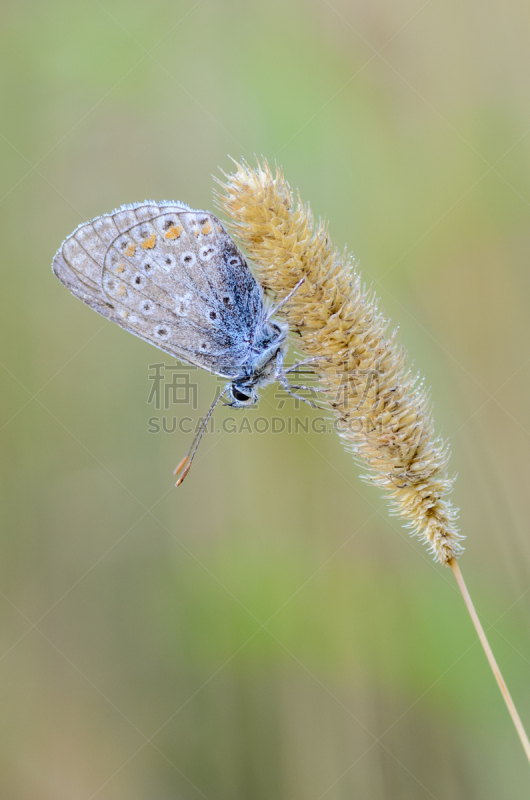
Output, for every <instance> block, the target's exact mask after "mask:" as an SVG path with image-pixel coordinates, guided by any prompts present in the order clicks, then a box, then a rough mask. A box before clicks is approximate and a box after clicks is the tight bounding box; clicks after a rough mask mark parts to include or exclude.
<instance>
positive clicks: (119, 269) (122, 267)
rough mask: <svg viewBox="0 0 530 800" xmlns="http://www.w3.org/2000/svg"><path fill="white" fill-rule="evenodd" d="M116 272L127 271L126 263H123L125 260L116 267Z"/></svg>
mask: <svg viewBox="0 0 530 800" xmlns="http://www.w3.org/2000/svg"><path fill="white" fill-rule="evenodd" d="M116 272H125V264H124V263H123V261H120V263H119V264H118V266H117V267H116Z"/></svg>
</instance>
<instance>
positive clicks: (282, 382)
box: [278, 373, 326, 411]
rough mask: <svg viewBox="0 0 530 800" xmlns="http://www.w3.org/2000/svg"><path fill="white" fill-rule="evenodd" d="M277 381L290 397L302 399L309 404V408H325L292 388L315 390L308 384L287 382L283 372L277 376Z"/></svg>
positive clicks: (323, 409) (322, 409)
mask: <svg viewBox="0 0 530 800" xmlns="http://www.w3.org/2000/svg"><path fill="white" fill-rule="evenodd" d="M278 383H279V384H280V386H281V387H282V389H284V390H285V391H286V392H287V394H290V395H291V397H294V398H295V399H296V400H302V401H303V402H304V403H307V405H308V406H311V408H317V409H319V410H320V411H325V410H326V409H325V408H324V407H323V406H319V405H318V403H315V402H313V400H308V399H307V397H304V396H303V395H301V394H297V392H295V391H293V389H300V390H302V391H307V392H314V391H315V390H314V389H313V388H311V387H310V386H302V385H300V384H291V383H289V381H288V380H287V378H286V377H285V373H282V375H279V376H278Z"/></svg>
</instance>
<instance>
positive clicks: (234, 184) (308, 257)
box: [217, 161, 463, 563]
mask: <svg viewBox="0 0 530 800" xmlns="http://www.w3.org/2000/svg"><path fill="white" fill-rule="evenodd" d="M236 166H237V170H236V172H235V173H234V174H232V175H226V174H225V178H226V181H225V182H220V185H221V186H222V187H223V189H224V194H222V195H221V194H217V201H218V203H219V205H220V207H221V208H222V209H223V210H224V211H225V212H226V214H227V215H228V216H229V218H230V219H231V221H232V225H231V227H232V229H233V232H234V233H235V235H236V236H237V237H238V238H239V240H240V242H241V244H242V245H243V247H244V248H245V249H246V251H247V253H248V255H249V257H250V258H251V259H252V261H253V262H254V265H255V267H256V269H257V277H258V279H259V280H260V281H261V283H262V285H263V286H264V288H266V289H268V290H270V291H271V292H273V293H274V294H275V295H276V297H277V299H278V300H281V299H283V298H284V297H286V296H287V294H288V293H289V292H290V291H291V290H292V289H293V287H294V286H296V284H297V283H298V282H299V281H300V279H301V278H302V277H304V278H305V280H304V281H303V283H302V285H301V287H300V288H299V289H298V290H297V291H296V292H295V293H294V295H293V296H292V298H290V299H289V301H288V302H287V303H286V304H285V305H284V306H283V307H282V310H281V312H280V313H281V314H282V315H283V316H284V317H285V319H286V320H287V322H288V323H289V326H290V328H291V330H292V331H293V332H296V333H298V334H299V337H298V339H297V346H298V348H299V349H300V350H301V351H302V352H303V353H305V354H306V355H307V356H308V357H310V358H314V359H315V360H314V362H312V365H311V366H312V369H313V370H314V372H315V374H316V375H317V377H318V380H319V383H320V388H321V390H322V391H323V392H324V394H325V396H326V398H327V401H328V403H329V405H330V406H331V408H332V409H333V411H334V413H335V414H336V417H337V427H338V430H339V433H340V436H341V437H342V439H343V440H344V443H345V444H346V446H347V447H348V449H350V450H351V451H352V452H353V453H354V454H355V456H356V457H358V458H360V459H362V460H363V461H364V463H365V464H366V465H367V467H368V476H367V477H368V479H369V480H371V481H373V482H374V483H375V484H376V485H377V486H379V487H381V489H383V490H384V492H385V494H386V495H387V497H388V498H389V500H390V503H391V506H392V509H393V511H394V512H396V513H397V514H399V515H400V516H401V517H402V518H403V520H404V521H405V522H406V524H407V527H409V528H410V529H411V531H412V532H413V534H416V535H419V536H422V537H423V538H424V539H425V541H426V542H427V543H428V545H429V548H430V550H431V551H432V552H433V553H434V555H435V557H436V558H437V559H438V560H439V561H440V562H442V563H447V562H449V561H450V560H451V559H452V558H457V557H458V556H459V555H460V554H461V552H462V546H461V545H460V544H459V542H460V541H461V539H462V538H463V537H462V536H461V535H460V534H459V533H458V528H457V527H456V524H455V521H456V516H457V510H456V509H455V508H454V507H453V506H452V504H451V502H450V500H449V499H448V495H449V493H450V491H451V487H452V483H453V479H452V478H450V477H449V476H448V474H447V466H448V460H449V450H448V447H447V445H446V444H445V443H444V442H443V441H442V440H441V439H440V438H437V437H436V436H435V434H434V427H433V421H432V416H431V412H430V409H429V404H428V398H427V395H426V392H425V391H424V390H423V389H422V387H421V385H420V383H419V381H418V378H417V377H414V376H412V375H411V372H410V370H409V369H408V367H407V365H406V354H405V352H404V350H403V349H402V348H400V347H399V346H398V345H397V343H396V340H395V335H394V334H391V335H388V333H387V328H388V322H387V320H385V318H384V317H383V315H382V314H381V312H380V311H379V310H378V308H377V305H376V300H375V298H374V297H373V296H372V295H371V294H370V293H369V292H367V291H366V290H364V288H363V287H362V286H361V277H360V275H359V273H358V272H356V270H355V268H354V263H353V260H352V259H351V258H349V257H348V256H344V255H341V254H339V253H338V251H337V250H335V249H334V248H333V245H332V243H331V240H330V237H329V234H328V230H327V225H325V224H324V223H322V222H319V223H318V224H315V222H314V220H313V217H312V214H311V210H310V208H309V206H308V205H305V206H304V205H303V204H302V203H301V201H300V198H298V201H297V202H296V203H295V202H294V199H293V192H292V190H291V188H290V186H289V184H288V183H287V182H286V180H285V178H284V176H283V174H282V172H281V170H279V169H277V170H276V173H275V174H273V172H272V170H271V169H270V167H269V165H268V164H267V162H266V161H264V162H263V163H262V164H259V163H258V166H257V168H256V169H252V168H250V167H249V166H248V164H246V163H245V162H243V163H242V164H236Z"/></svg>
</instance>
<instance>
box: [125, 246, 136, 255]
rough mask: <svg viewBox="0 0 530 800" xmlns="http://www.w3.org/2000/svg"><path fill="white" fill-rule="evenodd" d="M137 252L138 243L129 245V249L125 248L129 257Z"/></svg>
mask: <svg viewBox="0 0 530 800" xmlns="http://www.w3.org/2000/svg"><path fill="white" fill-rule="evenodd" d="M135 252H136V245H135V244H132V243H131V244H130V245H129V247H128V248H127V250H124V253H125V255H126V256H128V257H129V258H131V256H133V255H134V254H135Z"/></svg>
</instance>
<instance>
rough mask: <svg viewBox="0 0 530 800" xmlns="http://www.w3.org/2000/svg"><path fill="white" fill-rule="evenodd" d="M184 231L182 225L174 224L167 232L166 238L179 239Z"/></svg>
mask: <svg viewBox="0 0 530 800" xmlns="http://www.w3.org/2000/svg"><path fill="white" fill-rule="evenodd" d="M181 233H182V228H181V227H180V225H172V226H171V228H169V230H168V232H167V233H166V239H178V238H179V236H180V234H181Z"/></svg>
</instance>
